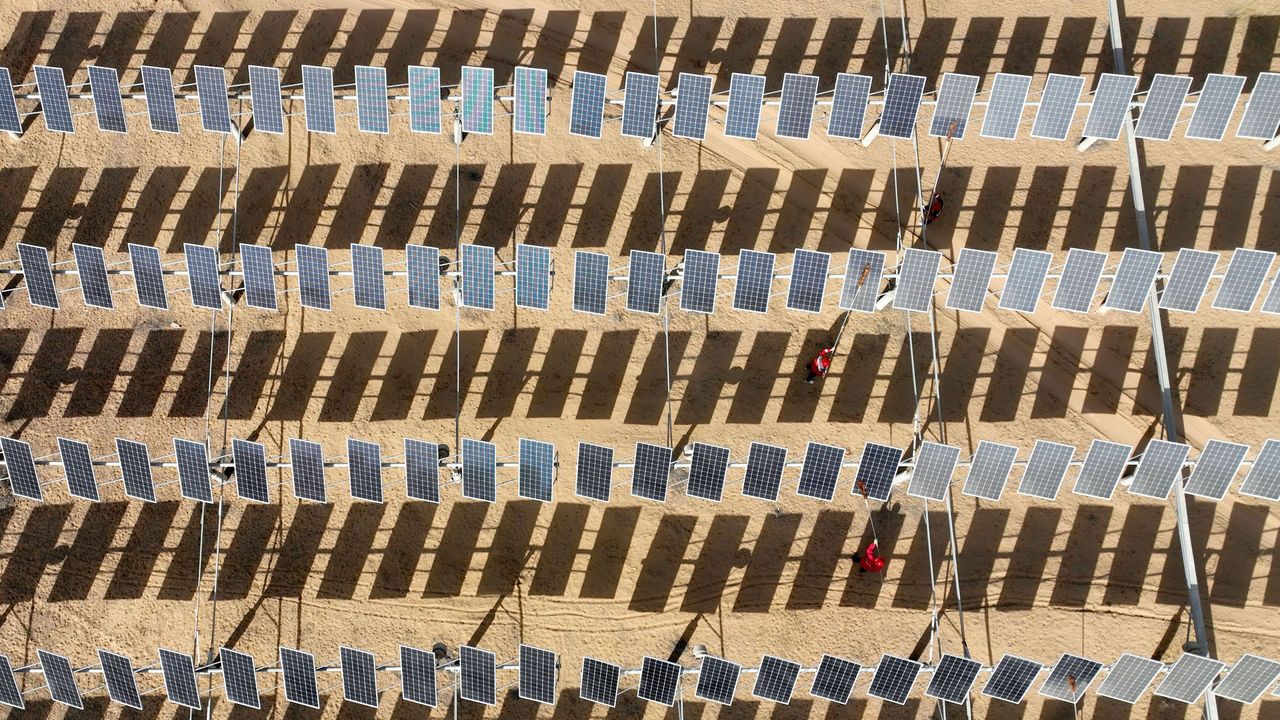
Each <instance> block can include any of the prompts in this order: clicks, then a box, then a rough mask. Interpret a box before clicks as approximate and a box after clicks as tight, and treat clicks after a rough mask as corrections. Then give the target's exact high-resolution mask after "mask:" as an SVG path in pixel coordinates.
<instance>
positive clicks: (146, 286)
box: [129, 243, 169, 310]
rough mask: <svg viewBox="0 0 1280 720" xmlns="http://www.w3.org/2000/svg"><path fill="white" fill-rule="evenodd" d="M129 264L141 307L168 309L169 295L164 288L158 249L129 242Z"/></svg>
mask: <svg viewBox="0 0 1280 720" xmlns="http://www.w3.org/2000/svg"><path fill="white" fill-rule="evenodd" d="M129 264H130V265H131V266H132V268H133V283H134V288H135V289H136V291H137V293H138V304H139V305H142V306H143V307H151V308H159V309H161V310H168V309H169V296H168V294H167V293H166V291H165V288H164V268H163V266H162V265H161V264H160V251H159V250H158V249H156V248H154V247H151V246H150V245H135V244H134V243H129Z"/></svg>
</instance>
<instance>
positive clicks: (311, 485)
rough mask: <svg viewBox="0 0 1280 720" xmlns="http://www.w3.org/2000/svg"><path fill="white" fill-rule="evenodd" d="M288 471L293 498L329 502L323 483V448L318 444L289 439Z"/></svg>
mask: <svg viewBox="0 0 1280 720" xmlns="http://www.w3.org/2000/svg"><path fill="white" fill-rule="evenodd" d="M289 469H290V470H291V474H292V475H293V495H294V497H296V498H298V499H300V500H311V501H314V502H318V503H326V502H328V501H329V498H328V492H327V490H326V488H325V482H324V448H323V447H322V446H321V445H320V443H318V442H313V441H311V440H302V439H299V438H289Z"/></svg>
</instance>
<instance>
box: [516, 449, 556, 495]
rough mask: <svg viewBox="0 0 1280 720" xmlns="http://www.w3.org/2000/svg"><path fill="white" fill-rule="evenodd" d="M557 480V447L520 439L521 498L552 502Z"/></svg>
mask: <svg viewBox="0 0 1280 720" xmlns="http://www.w3.org/2000/svg"><path fill="white" fill-rule="evenodd" d="M555 479H556V446H555V445H552V444H551V443H549V442H541V441H539V440H527V439H525V438H520V497H524V498H531V499H533V500H541V501H542V502H551V493H552V487H553V485H554V484H555Z"/></svg>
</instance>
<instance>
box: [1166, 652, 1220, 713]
mask: <svg viewBox="0 0 1280 720" xmlns="http://www.w3.org/2000/svg"><path fill="white" fill-rule="evenodd" d="M1226 666H1227V664H1226V663H1224V662H1222V661H1221V660H1215V659H1213V658H1207V657H1203V656H1200V655H1193V654H1191V653H1183V654H1182V657H1180V658H1178V660H1177V661H1176V662H1175V663H1174V664H1173V665H1172V666H1171V667H1170V668H1169V672H1168V673H1166V674H1165V676H1164V679H1163V680H1161V681H1160V684H1159V685H1156V689H1155V694H1156V695H1158V696H1160V697H1165V698H1169V699H1170V700H1177V701H1178V702H1183V703H1187V704H1188V705H1190V704H1191V703H1194V702H1197V701H1198V700H1199V699H1200V697H1201V696H1202V695H1204V693H1205V691H1206V690H1208V689H1209V686H1210V685H1211V684H1212V683H1213V681H1214V679H1216V678H1217V677H1218V674H1219V673H1221V672H1222V669H1223V668H1225V667H1226Z"/></svg>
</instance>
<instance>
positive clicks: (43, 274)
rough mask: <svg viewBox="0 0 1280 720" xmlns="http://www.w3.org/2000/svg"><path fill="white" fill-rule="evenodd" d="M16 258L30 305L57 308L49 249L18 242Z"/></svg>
mask: <svg viewBox="0 0 1280 720" xmlns="http://www.w3.org/2000/svg"><path fill="white" fill-rule="evenodd" d="M18 260H19V262H20V263H21V265H22V278H23V283H24V285H25V287H26V289H27V297H28V299H29V301H30V303H31V305H33V306H35V307H43V308H50V309H52V310H57V309H58V306H59V302H58V288H57V287H56V286H55V285H54V283H53V266H52V265H50V264H49V251H48V250H46V249H44V248H42V247H39V246H38V245H27V244H25V243H18Z"/></svg>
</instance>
